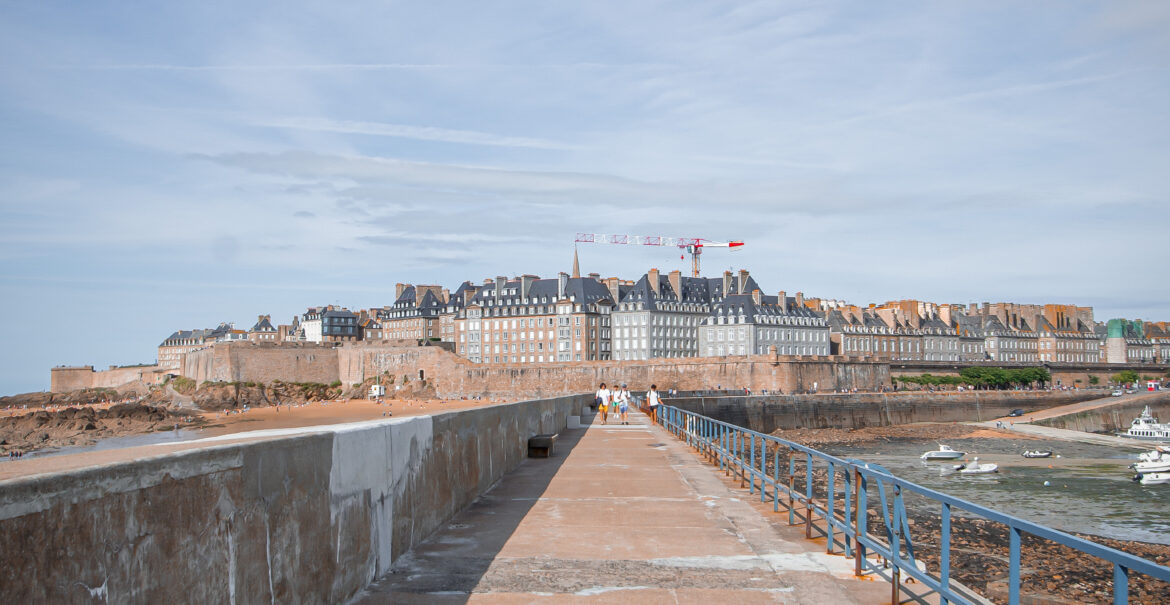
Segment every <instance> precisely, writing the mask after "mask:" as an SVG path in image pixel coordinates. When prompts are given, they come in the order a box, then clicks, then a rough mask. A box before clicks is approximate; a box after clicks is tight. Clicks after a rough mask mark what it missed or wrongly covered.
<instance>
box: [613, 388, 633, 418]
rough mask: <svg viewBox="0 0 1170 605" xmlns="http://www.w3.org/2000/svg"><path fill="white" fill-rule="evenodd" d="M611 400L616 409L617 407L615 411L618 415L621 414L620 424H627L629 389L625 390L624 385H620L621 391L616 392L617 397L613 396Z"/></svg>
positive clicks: (628, 416)
mask: <svg viewBox="0 0 1170 605" xmlns="http://www.w3.org/2000/svg"><path fill="white" fill-rule="evenodd" d="M613 400H614V404H615V405H617V407H618V409H617V411H618V413H619V414H621V421H622V424H629V423H630V422H629V420H630V391H629V389H627V388H626V385H625V384H624V383H623V384H622V388H621V390H620V391H618V392H617V395H614V398H613Z"/></svg>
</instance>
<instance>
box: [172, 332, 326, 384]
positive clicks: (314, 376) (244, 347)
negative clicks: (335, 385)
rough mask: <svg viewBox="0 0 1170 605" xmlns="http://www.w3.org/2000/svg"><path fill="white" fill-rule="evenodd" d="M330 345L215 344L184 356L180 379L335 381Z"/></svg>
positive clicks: (199, 380) (217, 380) (215, 380)
mask: <svg viewBox="0 0 1170 605" xmlns="http://www.w3.org/2000/svg"><path fill="white" fill-rule="evenodd" d="M337 351H338V349H337V348H336V346H335V345H333V344H332V343H296V344H284V345H276V344H268V343H250V342H241V343H217V344H216V345H214V346H211V347H208V348H205V349H200V350H198V351H193V352H191V353H188V354H186V355H184V356H183V371H182V374H183V376H186V377H187V378H191V379H193V380H195V381H196V382H199V383H202V382H203V381H212V382H248V381H252V382H265V383H267V382H273V381H276V380H281V381H284V382H319V383H321V384H329V383H331V382H334V381H336V380H337V379H338V365H337V362H338V358H337Z"/></svg>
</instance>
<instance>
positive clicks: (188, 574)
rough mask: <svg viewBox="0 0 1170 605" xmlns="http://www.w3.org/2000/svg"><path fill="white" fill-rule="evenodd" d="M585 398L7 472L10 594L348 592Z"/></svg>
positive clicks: (332, 595) (108, 596) (310, 595)
mask: <svg viewBox="0 0 1170 605" xmlns="http://www.w3.org/2000/svg"><path fill="white" fill-rule="evenodd" d="M588 399H589V398H588V396H582V395H578V396H566V397H559V398H555V399H547V400H539V401H525V402H520V403H513V404H502V405H495V406H489V407H483V408H476V409H470V410H461V411H454V412H447V413H441V414H436V415H434V416H420V417H412V418H402V419H390V420H379V421H372V422H363V423H355V424H350V425H337V426H333V427H315V428H316V430H319V431H321V432H316V433H311V432H309V431H311V430H313V429H306V434H302V435H297V436H291V437H284V438H277V439H270V440H266V441H252V442H247V443H237V444H230V445H213V446H209V447H205V448H201V449H195V450H185V451H181V452H174V453H169V454H164V455H160V456H155V457H151V458H144V459H139V460H134V461H128V462H122V463H117V464H107V465H103V466H95V467H91V468H87V469H82V470H77V471H70V472H64V473H54V474H46V475H39V476H33V477H28V478H23V479H16V480H9V481H4V482H0V552H3V553H4V557H3V561H2V562H0V602H4V603H89V602H93V601H95V600H101V601H104V602H107V603H173V602H185V603H188V602H195V603H228V602H231V603H270V602H281V603H297V602H313V603H322V602H330V603H336V602H343V601H345V600H346V599H348V598H349V597H351V596H353V595H354V594H355V593H357V592H358V591H359V590H361V589H362V588H364V587H365V586H367V585H368V584H369V583H370V582H371V581H372V580H373V579H374V578H375V577H377V576H379V575H381V574H384V573H385V572H387V571H388V570H389V569H390V566H391V563H393V561H394V560H395V559H396V558H397V557H399V556H400V555H401V554H403V553H404V552H406V551H407V550H408V549H409V548H411V547H412V546H414V545H416V544H418V543H419V542H420V541H422V540H423V539H425V538H426V537H427V535H429V534H430V533H431V532H433V531H434V530H435V529H437V528H439V527H441V526H442V525H444V524H445V523H447V522H448V521H449V520H450V519H451V518H452V517H453V516H454V515H455V513H456V512H458V511H459V510H461V509H462V508H464V507H466V506H467V505H468V504H470V503H471V501H472V500H473V499H474V498H476V497H477V496H478V495H480V494H482V493H483V492H484V491H486V490H487V489H488V488H489V487H491V485H493V484H494V483H495V482H496V481H497V480H498V479H499V478H500V477H501V476H502V475H503V474H504V473H505V472H507V471H508V470H510V469H512V468H513V467H515V466H516V465H517V464H519V463H520V461H521V460H522V459H523V458H524V457H525V455H526V452H527V440H528V438H529V437H531V436H533V435H535V434H539V433H548V432H558V431H560V430H562V429H564V428H565V426H566V423H567V422H568V419H569V417H570V416H574V415H578V414H580V413H581V409H582V408H583V406H585V405H586V404H587V402H588Z"/></svg>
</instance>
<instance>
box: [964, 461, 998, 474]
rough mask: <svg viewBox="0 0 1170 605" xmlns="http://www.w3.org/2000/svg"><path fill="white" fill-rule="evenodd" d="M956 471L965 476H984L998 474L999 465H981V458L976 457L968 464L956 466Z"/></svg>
mask: <svg viewBox="0 0 1170 605" xmlns="http://www.w3.org/2000/svg"><path fill="white" fill-rule="evenodd" d="M955 470H956V471H959V472H960V473H962V474H964V475H984V474H987V473H998V472H999V465H998V464H992V463H990V462H987V463H984V464H980V463H979V458H978V457H975V458H973V459H972V460H971V462H970V463H968V464H956V465H955Z"/></svg>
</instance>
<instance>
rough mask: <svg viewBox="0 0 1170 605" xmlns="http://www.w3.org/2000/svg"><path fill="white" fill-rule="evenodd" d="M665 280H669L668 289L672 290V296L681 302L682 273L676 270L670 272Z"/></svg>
mask: <svg viewBox="0 0 1170 605" xmlns="http://www.w3.org/2000/svg"><path fill="white" fill-rule="evenodd" d="M667 279H669V280H670V287H671V289H673V290H674V295H675V296H677V297H678V301H679V302H682V299H683V297H682V272H681V271H679V270H677V269H676V270H674V271H671V272H670V274H669V275H668V276H667Z"/></svg>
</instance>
